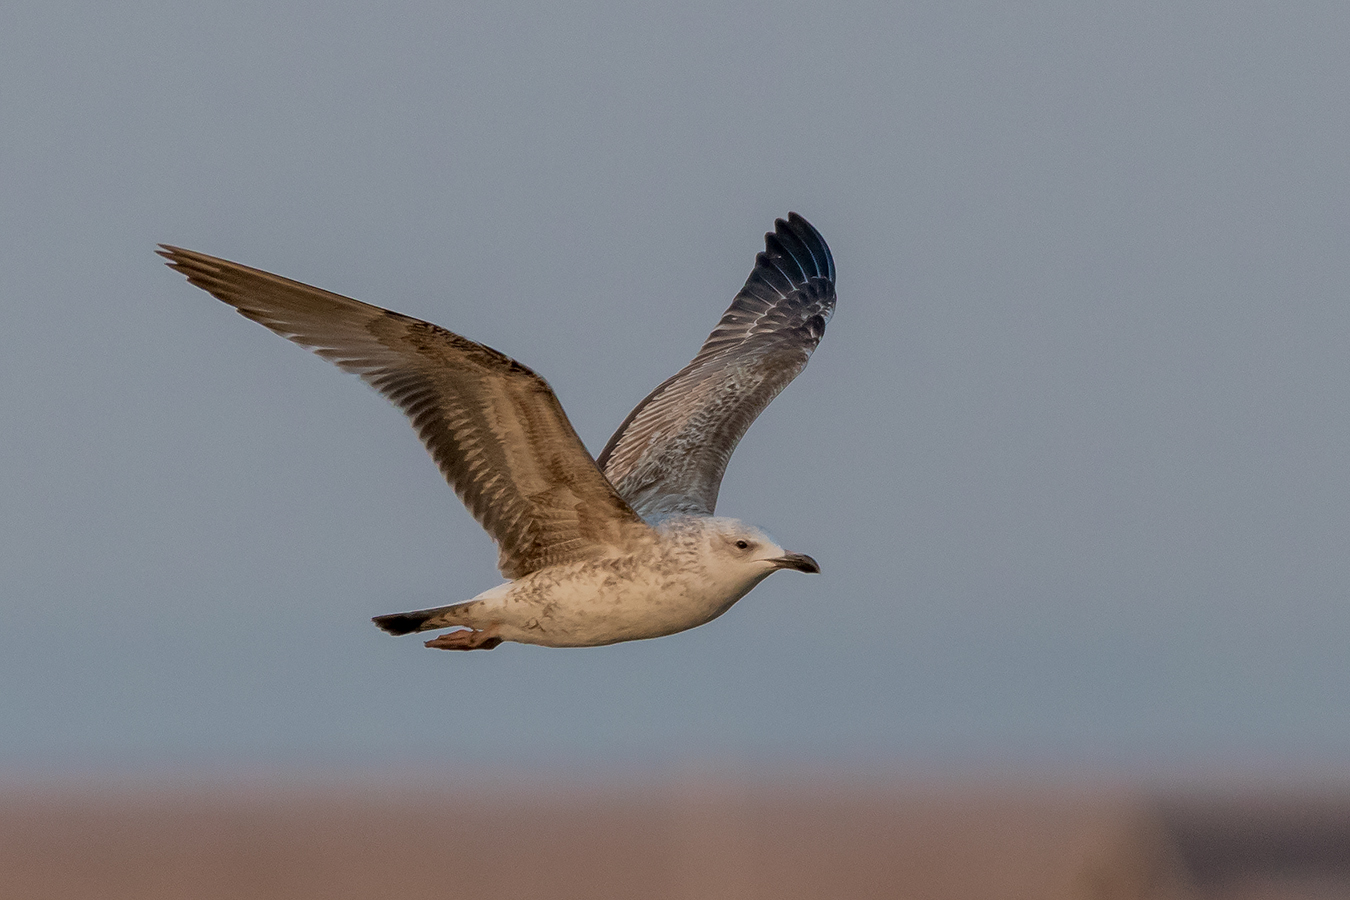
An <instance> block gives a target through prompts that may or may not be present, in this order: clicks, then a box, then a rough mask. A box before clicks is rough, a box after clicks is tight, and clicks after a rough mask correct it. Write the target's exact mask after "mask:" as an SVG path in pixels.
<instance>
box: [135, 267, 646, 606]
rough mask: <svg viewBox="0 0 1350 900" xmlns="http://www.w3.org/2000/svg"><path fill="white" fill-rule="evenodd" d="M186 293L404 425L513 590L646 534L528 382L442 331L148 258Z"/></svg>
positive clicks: (315, 292) (253, 273)
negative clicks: (317, 363) (206, 300)
mask: <svg viewBox="0 0 1350 900" xmlns="http://www.w3.org/2000/svg"><path fill="white" fill-rule="evenodd" d="M161 246H162V248H163V249H162V250H161V251H160V255H161V256H163V257H165V258H167V259H168V260H169V265H170V266H171V267H173V268H174V269H176V270H178V271H179V272H181V273H182V274H183V275H185V276H186V277H187V280H188V281H189V282H191V283H192V284H194V285H196V286H197V287H199V288H202V289H203V290H205V291H207V292H208V293H210V294H212V295H213V296H215V297H216V298H217V299H219V300H222V301H224V302H225V303H228V304H229V305H231V306H233V307H234V308H235V309H236V310H238V311H239V313H240V314H241V315H243V316H245V317H247V318H249V319H252V320H253V321H255V322H258V323H259V324H261V325H264V326H266V327H267V328H270V329H271V330H272V331H275V332H276V333H277V334H279V335H281V336H282V337H285V338H287V339H289V340H291V341H294V342H295V343H297V344H299V345H300V346H302V347H305V348H307V349H309V350H312V351H313V352H314V353H316V354H318V355H319V356H321V357H323V358H324V359H326V360H328V361H329V362H332V363H334V364H336V365H338V366H339V367H341V368H343V369H345V370H346V371H348V372H352V373H354V374H356V375H359V376H360V377H361V378H362V379H363V380H364V381H366V383H368V384H370V385H371V386H372V387H374V388H375V389H376V390H377V391H379V392H380V393H381V394H383V395H384V396H385V397H386V398H388V399H389V400H390V401H392V402H393V403H394V404H395V405H397V406H398V407H399V408H400V409H402V410H403V412H404V413H405V414H406V415H407V416H408V418H409V419H410V420H411V421H412V425H413V428H414V429H415V430H416V431H417V434H418V436H419V437H420V438H421V439H422V443H423V444H425V445H426V448H427V450H428V451H429V452H430V453H431V456H432V458H433V459H434V460H435V462H436V465H437V466H438V467H439V468H440V470H441V474H442V475H444V476H445V480H446V481H448V482H449V483H450V486H451V487H452V488H454V490H455V493H456V494H458V495H459V498H460V499H461V500H462V501H463V502H464V505H465V506H467V507H468V509H469V512H470V513H472V514H473V516H474V518H475V519H477V520H478V522H479V523H480V524H481V525H482V526H483V528H485V529H486V530H487V532H488V533H489V534H490V535H491V536H492V538H493V539H494V540H495V541H496V542H497V546H498V550H499V555H498V563H497V564H498V568H499V569H500V570H501V573H502V574H503V575H504V576H506V577H507V578H513V579H514V578H520V577H521V576H523V575H527V574H529V573H531V572H534V571H537V570H539V569H542V568H545V567H547V566H552V565H556V564H559V563H566V562H572V561H577V560H582V559H588V558H592V557H596V556H601V555H606V554H608V553H612V552H622V551H624V550H625V549H626V548H629V547H631V546H632V541H633V540H634V539H638V540H640V539H641V535H642V534H646V533H648V532H649V531H650V529H648V528H647V526H646V525H645V524H644V523H643V522H642V519H641V518H640V517H639V516H638V515H637V513H636V512H635V511H634V510H633V509H632V508H631V507H630V506H629V505H628V504H627V503H625V502H624V500H623V499H622V498H621V497H620V496H619V494H618V493H617V492H616V491H615V489H614V487H613V486H612V485H611V484H610V483H609V481H607V480H606V479H605V477H604V476H603V475H602V474H601V472H600V469H599V468H598V467H597V465H596V463H595V461H594V460H592V459H591V456H590V454H589V453H588V452H587V451H586V447H585V445H583V444H582V442H581V439H580V438H578V437H577V434H576V432H575V431H574V430H573V428H572V425H571V423H570V422H569V421H568V420H567V416H566V414H565V413H564V412H563V409H562V406H561V405H560V404H559V403H558V398H557V397H556V396H555V395H554V393H553V390H552V389H551V388H550V387H549V386H548V383H547V382H545V381H544V379H543V378H541V377H539V376H538V375H536V374H535V373H534V372H533V371H531V370H530V369H528V368H526V367H525V366H523V365H521V364H520V363H518V362H516V361H515V360H513V359H511V358H510V357H508V356H506V355H505V354H502V353H499V352H497V351H496V350H493V349H492V348H490V347H486V346H484V345H482V344H478V343H475V342H473V341H471V340H468V339H467V338H464V337H461V336H459V335H457V334H454V333H453V332H450V331H446V330H445V329H444V328H440V327H439V326H436V325H432V324H430V323H428V322H423V321H421V320H419V319H414V318H411V317H409V316H405V315H401V314H399V313H396V312H391V311H389V310H385V309H381V308H379V307H377V306H371V305H370V304H367V303H362V302H360V301H359V300H352V299H351V298H349V297H343V296H341V295H339V294H333V293H330V292H328V291H325V290H321V289H320V288H316V287H311V286H309V285H306V284H301V283H300V282H297V281H291V280H290V279H287V278H282V277H280V276H278V275H272V274H270V273H268V272H263V271H260V270H258V269H251V268H249V267H247V266H241V265H239V264H238V263H233V262H229V261H227V260H223V259H217V258H215V257H212V256H206V255H205V254H202V253H196V252H194V251H191V250H183V249H181V248H178V247H171V246H168V245H161Z"/></svg>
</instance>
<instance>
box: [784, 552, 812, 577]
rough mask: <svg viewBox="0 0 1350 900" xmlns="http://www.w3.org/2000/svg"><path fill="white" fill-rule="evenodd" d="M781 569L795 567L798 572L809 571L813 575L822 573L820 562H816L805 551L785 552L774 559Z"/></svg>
mask: <svg viewBox="0 0 1350 900" xmlns="http://www.w3.org/2000/svg"><path fill="white" fill-rule="evenodd" d="M774 562H775V563H777V564H778V568H780V569H795V570H796V571H798V572H809V573H810V574H812V575H819V574H820V563H818V562H816V561H815V560H814V559H812V558H811V557H809V556H807V555H806V554H805V553H785V554H783V555H782V556H780V557H778V558H777V559H775V560H774Z"/></svg>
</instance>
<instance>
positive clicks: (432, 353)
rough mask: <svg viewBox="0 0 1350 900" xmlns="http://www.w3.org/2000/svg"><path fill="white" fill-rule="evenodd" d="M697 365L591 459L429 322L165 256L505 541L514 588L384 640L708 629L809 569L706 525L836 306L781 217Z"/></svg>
mask: <svg viewBox="0 0 1350 900" xmlns="http://www.w3.org/2000/svg"><path fill="white" fill-rule="evenodd" d="M764 244H765V250H764V252H763V253H760V254H758V255H756V257H755V267H754V269H753V270H752V271H751V272H750V277H749V279H747V280H746V282H745V287H743V288H741V291H740V293H738V294H737V295H736V298H735V299H734V300H733V301H732V303H731V306H730V307H729V308H728V309H727V311H726V312H725V313H723V315H722V319H721V321H720V322H718V323H717V327H716V328H714V329H713V332H712V334H710V335H708V339H707V340H706V341H704V343H703V347H702V348H701V349H700V350H699V352H698V355H697V356H695V357H694V359H693V361H692V362H690V363H689V365H687V366H685V367H684V368H683V369H681V370H680V371H679V372H677V373H675V375H673V376H672V377H671V378H669V379H668V380H667V381H666V382H665V383H664V384H662V385H661V386H660V387H658V388H657V389H656V390H654V391H652V392H651V393H650V394H648V395H647V398H646V399H645V400H643V401H642V402H641V403H639V404H638V405H637V408H635V409H634V410H633V411H632V412H631V413H629V414H628V418H626V419H624V421H623V424H622V425H620V426H619V429H618V430H617V431H616V432H614V436H613V437H611V438H610V439H609V443H608V444H606V445H605V449H604V450H603V451H601V453H600V456H599V458H598V459H593V458H592V457H591V455H590V453H588V452H587V450H586V447H585V445H583V444H582V442H581V439H580V438H578V437H577V434H576V432H575V431H574V430H573V429H572V425H571V423H570V422H568V421H567V416H566V415H565V414H564V413H563V410H562V406H561V404H559V403H558V398H557V397H555V396H554V394H553V390H552V389H551V388H550V387H549V386H548V383H547V382H545V381H544V379H543V378H541V377H539V376H538V375H536V374H535V373H534V372H533V371H531V370H530V369H528V368H526V367H525V366H523V365H521V364H520V363H518V362H516V361H515V360H514V359H511V358H510V357H508V356H506V355H504V354H502V353H498V352H497V351H496V350H493V349H491V348H490V347H485V346H483V345H482V344H478V343H475V342H473V341H471V340H468V339H467V338H463V337H460V336H459V335H457V334H454V333H453V332H450V331H446V330H445V329H444V328H441V327H439V326H437V325H432V324H431V323H429V322H423V321H421V320H419V319H414V318H410V317H408V316H404V315H400V314H399V313H396V312H391V311H390V310H386V309H381V308H379V307H378V306H371V305H369V304H366V303H362V302H360V301H359V300H352V299H350V298H348V297H343V296H341V295H339V294H332V293H329V292H328V291H325V290H321V289H320V288H316V287H311V286H309V285H307V284H301V283H299V282H297V281H291V280H290V279H287V278H282V277H280V276H279V275H272V274H270V273H267V272H263V271H260V270H258V269H251V268H249V267H247V266H241V265H239V264H238V263H233V262H229V261H227V260H223V259H217V258H216V257H213V256H207V255H205V254H203V253H196V252H194V251H192V250H184V249H181V248H179V247H171V246H169V245H167V244H161V245H160V246H161V248H162V249H161V250H160V251H159V254H160V255H161V256H163V257H165V258H166V259H168V260H169V262H168V265H169V266H171V267H172V268H174V269H176V270H178V271H179V272H181V273H182V274H183V275H185V276H187V280H188V281H189V282H191V283H192V284H194V285H196V286H197V287H199V288H201V289H202V290H204V291H207V292H208V293H210V294H211V295H212V296H214V297H216V298H217V299H219V300H222V301H224V302H225V303H228V304H229V305H230V306H233V307H234V308H235V309H236V310H238V312H239V313H240V314H241V315H243V316H245V317H247V318H249V319H252V320H253V321H255V322H258V323H259V324H261V325H264V326H266V327H267V328H270V329H271V330H272V331H275V332H276V333H277V334H279V335H281V336H282V337H284V338H287V339H289V340H291V341H294V342H295V343H297V344H299V345H300V346H301V347H305V348H307V349H309V350H312V351H313V352H314V353H316V354H318V355H319V356H321V357H323V358H324V359H326V360H328V361H329V362H332V363H335V364H336V365H338V366H339V367H341V368H342V369H345V370H346V371H348V372H352V373H355V374H356V375H359V376H360V377H361V378H362V380H364V381H365V382H366V383H367V384H369V385H370V386H371V387H373V388H375V390H377V391H379V392H380V393H381V394H383V395H384V396H385V397H386V398H388V399H389V400H390V401H392V402H393V403H394V404H395V405H396V406H398V407H399V409H401V410H403V412H404V413H405V414H406V415H407V416H408V418H409V419H410V420H412V425H413V428H415V429H416V430H417V434H418V436H419V437H420V438H421V439H422V443H423V444H425V445H426V448H427V450H428V451H429V452H430V453H431V456H432V458H433V459H434V460H435V461H436V465H437V466H438V467H439V468H440V470H441V474H442V475H444V476H445V480H446V481H448V482H449V483H450V486H451V487H452V488H454V490H455V493H456V494H458V495H459V499H460V500H462V501H463V502H464V505H465V506H467V507H468V509H469V512H470V513H472V514H473V517H474V518H475V519H477V520H478V523H479V524H480V525H482V526H483V528H485V529H486V530H487V532H488V534H490V535H491V536H492V538H493V540H494V541H496V543H497V547H498V550H499V554H498V559H497V567H498V568H499V569H500V570H501V573H502V575H503V576H504V577H505V578H507V579H508V580H507V581H506V582H505V583H503V584H500V585H498V586H496V587H494V588H490V589H488V590H486V591H484V592H483V593H481V594H479V595H478V596H476V597H474V598H472V599H470V600H466V601H463V602H460V603H455V604H452V605H450V606H441V607H437V608H436V609H423V610H417V611H416V612H406V613H395V614H392V615H387V616H378V617H376V618H375V620H374V621H375V624H376V625H378V626H379V627H380V628H382V629H384V630H385V631H387V632H389V633H391V634H409V633H412V632H418V631H429V630H435V629H446V628H454V629H456V630H454V631H449V632H447V633H444V634H442V635H440V636H439V637H437V638H435V639H433V640H430V641H427V642H426V646H428V647H436V648H439V649H443V650H476V649H483V650H491V649H492V648H493V647H496V646H497V645H498V644H500V643H501V642H502V641H517V642H519V643H522V644H540V645H543V646H546V647H594V646H599V645H603V644H614V643H618V642H619V641H633V640H640V639H643V638H654V637H660V636H662V635H667V634H674V633H676V632H679V631H684V630H686V629H689V628H694V627H695V626H698V625H702V624H704V623H705V622H709V621H711V620H712V619H715V618H717V617H718V616H720V615H721V614H722V613H724V612H726V611H727V610H728V609H729V608H730V607H731V605H732V604H733V603H735V602H736V601H737V600H739V599H740V598H742V597H744V596H745V595H746V594H747V593H749V591H750V590H751V589H752V588H753V587H755V585H757V584H759V583H760V582H761V581H763V580H764V579H765V578H767V577H768V576H769V575H771V574H772V573H773V572H775V571H777V570H779V569H795V570H797V571H798V572H819V571H820V567H819V566H818V565H816V561H815V560H814V559H812V558H811V557H809V556H807V555H806V554H804V553H789V552H788V551H786V550H784V549H783V548H782V547H780V546H779V545H778V544H777V543H776V542H775V541H774V540H773V538H771V537H769V535H768V534H766V533H765V532H764V531H762V530H760V529H759V528H756V527H754V526H752V525H747V524H745V523H743V522H740V521H738V520H736V519H730V518H724V517H720V516H715V515H714V514H713V509H714V507H715V506H716V505H717V490H718V487H719V486H720V485H721V482H722V473H723V472H724V471H725V470H726V466H727V461H728V460H729V459H730V458H731V452H732V451H733V450H734V449H735V448H736V444H737V443H738V442H739V441H740V439H741V437H742V435H744V434H745V431H746V429H747V428H749V427H750V423H751V422H753V421H754V420H755V417H756V416H758V415H759V414H760V412H761V411H762V410H763V409H764V407H766V406H768V404H769V401H770V400H772V399H773V398H774V397H775V396H777V395H778V392H779V391H781V390H782V389H783V388H784V387H785V386H786V385H787V383H788V382H790V381H791V380H792V379H793V378H795V377H796V376H797V373H798V372H800V371H801V370H802V369H803V368H805V366H806V361H807V359H808V358H809V357H810V356H811V351H812V350H814V349H815V348H816V344H818V343H819V342H820V337H821V335H822V334H824V333H825V324H826V323H827V322H828V321H829V320H830V315H831V314H832V313H833V312H834V260H833V258H832V257H831V256H830V248H829V247H827V246H826V244H825V240H824V238H822V237H821V236H820V233H819V232H817V231H816V229H815V228H813V227H812V226H811V225H810V223H808V222H807V221H806V220H805V219H803V218H802V217H801V216H799V215H797V214H796V213H789V214H788V217H787V219H786V220H784V219H778V220H777V221H775V222H774V230H773V231H772V232H770V233H769V234H766V235H765V236H764Z"/></svg>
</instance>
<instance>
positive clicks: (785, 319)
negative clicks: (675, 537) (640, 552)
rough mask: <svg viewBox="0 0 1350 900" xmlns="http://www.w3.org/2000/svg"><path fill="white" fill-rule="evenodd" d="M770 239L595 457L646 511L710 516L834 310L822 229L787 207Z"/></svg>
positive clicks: (652, 514) (637, 506)
mask: <svg viewBox="0 0 1350 900" xmlns="http://www.w3.org/2000/svg"><path fill="white" fill-rule="evenodd" d="M764 246H765V249H764V252H763V253H760V254H758V255H757V256H756V257H755V267H754V269H753V270H751V272H750V277H749V279H747V280H746V282H745V286H744V287H743V288H741V291H740V293H738V294H737V295H736V298H735V299H734V300H733V301H732V303H731V306H730V307H729V308H728V309H727V311H726V312H725V313H724V314H723V315H722V319H721V321H720V322H718V323H717V327H716V328H714V329H713V331H712V334H710V335H708V339H707V340H706V341H704V343H703V347H702V348H701V349H700V350H699V352H698V355H697V356H695V357H694V359H693V361H691V362H690V363H689V365H687V366H685V367H684V368H683V369H681V370H680V371H679V372H677V373H676V374H675V375H673V376H672V377H671V378H669V379H667V380H666V381H665V382H664V383H663V384H661V385H660V386H659V387H658V388H657V389H656V390H654V391H652V392H651V393H650V394H648V395H647V397H646V399H644V400H643V401H642V402H641V403H639V404H638V405H637V407H636V408H634V409H633V411H632V412H631V413H629V414H628V418H626V419H625V420H624V421H623V424H622V425H620V426H619V428H618V430H617V431H615V432H614V435H613V437H611V438H610V439H609V443H608V444H606V445H605V449H604V450H603V451H602V452H601V453H600V456H599V458H598V460H597V462H598V464H599V466H600V468H601V469H602V470H603V471H604V473H605V476H606V477H607V478H608V479H609V480H610V482H611V483H612V484H613V485H614V486H615V487H616V488H617V489H618V492H619V494H620V495H621V496H622V497H623V498H624V500H626V501H627V502H628V504H629V505H630V506H632V507H633V509H635V510H636V511H637V512H638V513H640V514H642V515H643V516H645V517H647V518H648V519H651V518H656V517H660V516H665V515H671V514H678V513H689V514H695V515H712V513H713V510H714V509H715V508H716V506H717V493H718V490H719V488H720V487H721V484H722V475H723V473H724V472H725V471H726V467H727V461H728V460H729V459H730V458H731V454H732V451H734V450H735V449H736V444H737V443H739V442H740V439H741V438H742V437H743V436H744V435H745V432H746V429H748V428H749V427H750V423H752V422H753V421H754V420H755V418H756V417H757V416H758V415H759V414H760V413H761V412H763V410H764V407H766V406H768V405H769V401H771V400H772V399H773V398H774V397H776V396H778V393H779V392H780V391H781V390H782V389H783V388H784V387H786V386H787V384H788V382H790V381H792V379H793V378H795V377H797V373H799V372H800V371H801V370H802V369H803V368H805V367H806V362H807V360H808V359H810V357H811V351H813V350H815V348H816V345H817V344H818V343H820V338H821V335H823V334H824V333H825V325H826V323H828V322H829V320H830V316H831V315H832V314H833V313H834V300H835V291H834V281H835V274H834V258H833V257H832V256H831V255H830V248H829V247H828V246H827V245H826V243H825V239H824V238H822V237H821V236H820V232H818V231H816V229H815V228H813V227H812V226H811V224H810V223H809V222H807V221H806V220H805V219H803V218H802V217H801V216H799V215H797V214H796V213H789V214H788V217H787V219H786V221H785V220H783V219H778V220H777V221H775V222H774V230H773V231H772V232H770V233H768V234H766V235H765V236H764Z"/></svg>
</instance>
